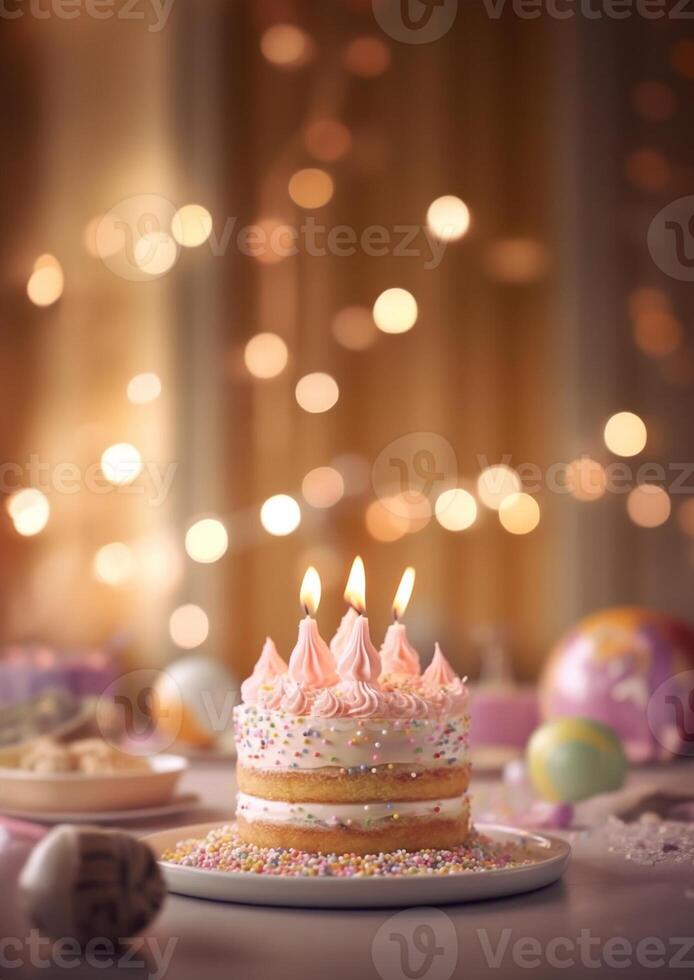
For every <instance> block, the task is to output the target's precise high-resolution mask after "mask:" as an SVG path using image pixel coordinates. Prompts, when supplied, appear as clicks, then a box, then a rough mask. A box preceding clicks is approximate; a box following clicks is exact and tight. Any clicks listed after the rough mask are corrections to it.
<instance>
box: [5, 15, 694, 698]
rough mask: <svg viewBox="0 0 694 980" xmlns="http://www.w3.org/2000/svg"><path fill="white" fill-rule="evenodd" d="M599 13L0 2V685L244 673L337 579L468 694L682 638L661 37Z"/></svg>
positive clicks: (677, 81) (691, 72)
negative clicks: (64, 668) (635, 644)
mask: <svg viewBox="0 0 694 980" xmlns="http://www.w3.org/2000/svg"><path fill="white" fill-rule="evenodd" d="M612 6H613V5H609V4H605V5H603V4H599V3H598V2H597V0H595V2H594V3H592V4H591V5H588V4H584V9H583V10H581V8H580V7H577V6H576V5H573V4H569V3H568V2H567V3H564V4H562V3H561V2H559V3H558V6H552V5H549V6H545V5H543V4H534V3H531V4H528V3H524V4H520V3H518V2H517V0H516V2H515V3H511V2H506V3H505V4H504V3H502V2H500V0H499V2H495V3H492V2H491V0H488V2H487V3H484V2H482V0H480V2H475V3H471V2H468V0H466V2H465V3H462V2H461V3H459V4H455V3H452V2H451V0H443V2H441V3H438V4H432V3H426V4H425V3H422V2H421V0H410V3H409V4H408V3H407V2H403V3H400V2H398V3H391V2H390V0H382V2H380V0H374V2H373V3H372V2H371V0H332V2H330V3H325V2H309V0H303V2H299V0H295V2H290V0H282V2H280V0H255V2H251V0H232V2H229V0H197V2H196V3H194V4H193V3H185V2H183V0H173V2H168V3H167V2H163V0H162V2H155V0H138V2H137V3H136V4H128V5H125V4H123V3H118V2H116V0H114V2H113V3H112V4H109V3H108V2H106V3H104V2H103V0H102V2H101V3H99V4H97V3H92V4H91V5H90V4H89V3H88V2H87V0H84V3H73V2H72V0H70V2H67V0H62V2H59V0H35V2H34V4H33V6H29V5H24V4H20V3H17V4H16V5H10V6H9V7H7V6H6V8H4V12H3V14H2V15H1V16H2V18H3V19H4V20H5V21H6V22H5V23H4V24H3V31H2V36H1V37H0V47H1V49H2V56H1V57H0V76H1V81H2V88H3V91H4V92H5V94H6V98H5V108H4V114H3V138H2V142H1V143H0V162H1V165H2V171H3V173H4V176H5V179H4V187H5V194H4V195H3V217H4V227H5V233H4V234H3V236H2V239H1V240H0V252H1V264H0V268H2V291H3V329H2V332H1V334H0V363H1V365H2V379H3V384H2V386H1V387H0V408H1V417H2V419H3V423H2V425H0V446H1V452H0V455H1V458H2V461H3V463H2V466H1V467H0V472H1V474H2V485H1V488H0V489H1V491H2V493H3V495H4V498H5V500H4V503H5V507H4V508H3V511H2V520H1V527H2V548H1V549H0V602H1V609H2V639H3V641H4V643H5V644H6V645H7V646H8V648H9V655H11V654H12V651H15V653H16V652H17V650H21V649H22V648H23V646H24V645H26V644H30V643H31V644H39V646H40V649H42V650H45V663H46V669H56V661H55V660H54V659H52V656H53V654H52V651H55V650H80V651H85V653H84V656H85V657H86V658H87V660H86V661H85V662H86V663H87V664H89V663H91V664H92V666H94V668H95V669H97V668H98V667H99V664H100V663H101V661H100V660H99V658H100V657H102V658H103V657H104V655H109V656H110V653H111V652H113V651H117V652H118V656H119V657H121V658H122V663H123V665H124V666H125V667H129V668H134V667H140V666H152V667H159V666H162V665H164V664H166V663H168V662H169V661H170V660H171V659H172V658H173V657H174V656H175V655H178V654H180V653H181V652H183V651H184V650H191V651H194V652H199V653H205V654H209V655H210V656H212V657H215V658H217V659H219V660H221V661H222V662H224V663H225V664H227V665H228V666H229V667H230V668H231V669H232V670H233V672H234V673H235V674H236V675H237V676H245V674H246V673H248V671H249V670H250V668H251V666H252V664H253V662H254V661H255V659H256V657H257V654H258V652H259V650H260V647H261V645H262V642H263V640H264V638H265V636H266V635H267V634H270V635H272V637H273V638H274V640H275V641H276V643H277V646H278V648H279V650H280V652H281V653H283V654H284V655H285V656H286V655H288V653H289V651H290V649H291V646H292V644H293V642H294V639H295V636H296V625H297V621H298V618H299V617H300V615H301V610H300V606H299V600H298V591H299V584H300V582H301V578H302V576H303V573H304V571H305V569H306V567H307V566H308V565H309V564H313V565H315V566H316V567H317V569H318V571H319V573H320V575H321V578H322V582H323V602H322V604H321V608H320V611H319V615H318V619H319V623H320V627H321V631H322V633H323V635H324V636H325V637H326V638H329V637H330V636H331V635H332V633H333V632H334V629H335V627H336V626H337V623H338V621H339V619H340V616H341V615H342V613H343V612H344V609H345V603H344V600H343V598H342V592H343V588H344V585H345V580H346V577H347V574H348V571H349V567H350V564H351V562H352V559H353V557H354V556H355V555H356V554H361V555H362V556H363V558H364V561H365V565H366V571H367V607H368V610H369V614H370V619H371V624H372V633H373V636H374V638H375V639H376V640H377V641H379V642H380V638H381V636H382V633H383V631H384V629H385V627H386V625H387V623H388V621H389V617H390V606H391V603H392V598H393V594H394V592H395V589H396V587H397V584H398V581H399V579H400V576H401V574H402V571H403V569H404V568H405V567H406V566H407V565H413V566H414V567H415V568H416V572H417V581H416V585H415V590H414V595H413V598H412V601H411V604H410V608H409V609H408V611H407V614H406V621H407V625H408V630H409V634H410V637H411V639H412V641H413V642H414V644H415V645H416V646H417V647H418V648H419V649H420V650H421V651H422V656H423V660H424V661H425V662H426V661H427V660H428V658H429V656H430V654H431V652H432V651H433V644H434V641H435V640H439V641H440V642H441V644H442V646H443V648H444V650H445V652H446V654H447V656H448V658H449V659H450V660H451V662H452V663H453V664H454V665H455V667H456V668H457V669H458V670H459V671H460V672H461V673H467V674H470V675H471V676H473V677H475V676H477V674H478V673H479V669H480V663H481V662H482V660H483V659H484V657H485V651H486V652H487V653H488V652H489V649H490V648H493V649H494V650H498V649H499V648H500V647H503V648H504V649H505V650H506V651H507V654H508V656H509V657H510V658H511V660H512V662H513V669H514V671H515V673H516V675H517V676H518V677H519V678H520V679H530V678H533V677H535V676H536V675H537V673H538V671H539V669H540V667H541V665H542V663H543V661H544V659H545V657H546V655H547V653H548V651H549V649H550V647H551V645H552V644H553V642H554V641H555V640H556V639H557V637H558V636H559V635H560V633H561V632H562V631H563V630H564V629H565V628H566V627H567V626H569V625H570V624H571V623H572V622H573V621H574V620H575V619H576V618H577V617H579V616H581V615H583V614H585V613H588V612H590V611H592V610H595V609H600V608H602V607H607V606H612V605H616V604H622V603H628V604H638V605H642V606H653V607H657V608H659V609H661V610H664V611H665V612H668V613H673V614H679V615H684V616H686V615H687V613H688V612H689V609H690V605H691V602H690V595H691V589H692V581H693V578H694V567H693V565H692V561H693V558H694V542H693V541H692V536H694V502H693V501H692V498H691V489H692V488H693V487H694V472H690V470H691V471H694V464H692V463H691V462H690V461H691V460H692V457H693V453H694V446H693V445H692V442H693V439H694V435H693V432H692V424H691V418H692V414H691V413H692V407H693V405H694V399H693V395H694V356H693V353H692V346H691V339H690V337H689V332H690V323H689V320H690V315H691V301H690V297H691V289H692V286H691V279H692V276H693V275H694V273H693V272H692V263H694V245H693V244H692V242H691V227H692V226H691V225H690V224H688V221H689V219H690V218H691V217H692V215H694V206H693V202H694V199H693V198H688V197H687V195H688V194H690V193H692V192H693V191H694V136H693V135H692V129H691V126H690V125H689V124H688V120H689V114H690V110H691V106H692V99H693V98H694V41H692V40H691V31H690V30H689V29H688V28H689V24H688V22H687V21H686V20H683V19H681V17H677V16H674V15H673V8H674V7H675V5H674V4H672V5H671V4H667V3H666V4H663V5H662V6H660V5H658V4H655V5H652V4H651V5H648V4H645V5H643V6H644V7H646V8H647V10H646V13H645V14H644V12H643V11H641V12H640V13H639V12H637V9H636V4H634V5H633V7H629V16H621V15H622V14H624V12H625V11H624V8H623V7H620V9H619V14H620V16H612V14H610V13H609V12H608V9H609V10H612ZM640 9H641V8H639V10H640ZM557 10H558V11H559V13H561V14H562V16H559V13H558V12H557ZM552 11H554V12H552ZM596 11H597V15H596ZM567 12H568V15H567ZM658 12H660V13H661V14H662V16H651V14H658ZM565 15H566V16H565ZM688 35H689V36H688ZM679 199H684V200H685V202H686V201H689V205H687V204H686V203H685V204H684V205H679V204H678V205H676V207H675V212H676V213H675V212H672V213H671V211H668V210H667V208H670V209H672V207H673V205H672V203H671V202H677V201H679ZM687 207H689V210H688V211H687ZM678 208H679V210H678ZM682 208H684V211H682ZM663 209H666V210H665V212H664V211H663ZM668 215H669V217H668ZM678 228H679V232H678V231H677V229H678ZM668 235H669V236H671V237H672V242H673V243H674V244H672V245H670V244H668V242H669V239H668ZM687 236H688V237H687ZM500 467H501V468H500ZM90 657H91V658H92V659H91V661H90V660H89V658H90Z"/></svg>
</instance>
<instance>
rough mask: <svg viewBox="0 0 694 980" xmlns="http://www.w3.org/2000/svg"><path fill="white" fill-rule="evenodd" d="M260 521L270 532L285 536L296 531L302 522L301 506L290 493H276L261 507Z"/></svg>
mask: <svg viewBox="0 0 694 980" xmlns="http://www.w3.org/2000/svg"><path fill="white" fill-rule="evenodd" d="M260 522H261V524H262V525H263V527H264V528H265V530H266V531H267V532H268V534H274V535H275V536H277V537H284V536H285V535H286V534H291V533H292V531H296V529H297V527H298V526H299V524H300V523H301V508H300V507H299V505H298V503H297V502H296V500H294V498H293V497H290V496H289V495H288V494H286V493H278V494H275V496H274V497H268V499H267V500H266V501H265V503H264V504H263V506H262V507H261V508H260Z"/></svg>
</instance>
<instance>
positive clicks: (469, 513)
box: [434, 488, 477, 531]
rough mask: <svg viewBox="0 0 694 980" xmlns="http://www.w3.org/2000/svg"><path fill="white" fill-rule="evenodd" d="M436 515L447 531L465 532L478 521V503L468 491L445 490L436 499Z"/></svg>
mask: <svg viewBox="0 0 694 980" xmlns="http://www.w3.org/2000/svg"><path fill="white" fill-rule="evenodd" d="M434 513H435V514H436V520H437V521H438V522H439V524H440V525H441V527H445V528H446V530H447V531H465V530H466V529H467V528H468V527H472V525H473V524H474V523H475V521H476V520H477V501H476V500H475V498H474V497H473V496H472V494H471V493H468V491H467V490H462V489H461V488H457V489H454V490H444V491H443V493H442V494H440V496H439V497H437V499H436V503H435V505H434Z"/></svg>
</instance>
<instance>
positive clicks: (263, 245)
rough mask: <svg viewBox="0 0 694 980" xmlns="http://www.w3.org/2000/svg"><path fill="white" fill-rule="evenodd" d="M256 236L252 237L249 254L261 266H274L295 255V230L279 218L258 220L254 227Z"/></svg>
mask: <svg viewBox="0 0 694 980" xmlns="http://www.w3.org/2000/svg"><path fill="white" fill-rule="evenodd" d="M255 227H256V229H257V232H258V234H257V235H254V236H253V242H252V247H251V249H250V254H251V256H252V258H254V259H255V260H256V261H257V262H261V263H262V264H263V265H275V264H276V263H277V262H282V261H283V260H284V259H286V258H289V256H290V255H296V253H297V245H296V229H294V228H292V227H291V226H290V225H288V224H287V223H286V222H284V221H281V220H280V219H279V218H260V220H259V221H257V222H256V225H255Z"/></svg>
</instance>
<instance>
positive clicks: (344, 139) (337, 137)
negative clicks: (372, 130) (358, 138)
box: [304, 119, 352, 163]
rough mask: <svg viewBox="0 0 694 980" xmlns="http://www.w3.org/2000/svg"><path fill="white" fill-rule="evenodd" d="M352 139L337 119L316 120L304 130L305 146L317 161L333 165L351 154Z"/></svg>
mask: <svg viewBox="0 0 694 980" xmlns="http://www.w3.org/2000/svg"><path fill="white" fill-rule="evenodd" d="M351 145H352V137H351V135H350V132H349V130H348V129H347V127H346V126H345V124H344V123H341V122H340V121H339V120H337V119H316V120H314V121H313V122H311V123H309V124H308V125H307V126H306V127H305V129H304V146H305V147H306V149H307V150H308V152H309V153H310V154H311V156H313V157H315V158H316V160H321V161H322V162H323V163H332V162H333V161H335V160H339V159H340V158H341V157H343V156H345V154H346V153H348V152H349V149H350V146H351Z"/></svg>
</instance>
